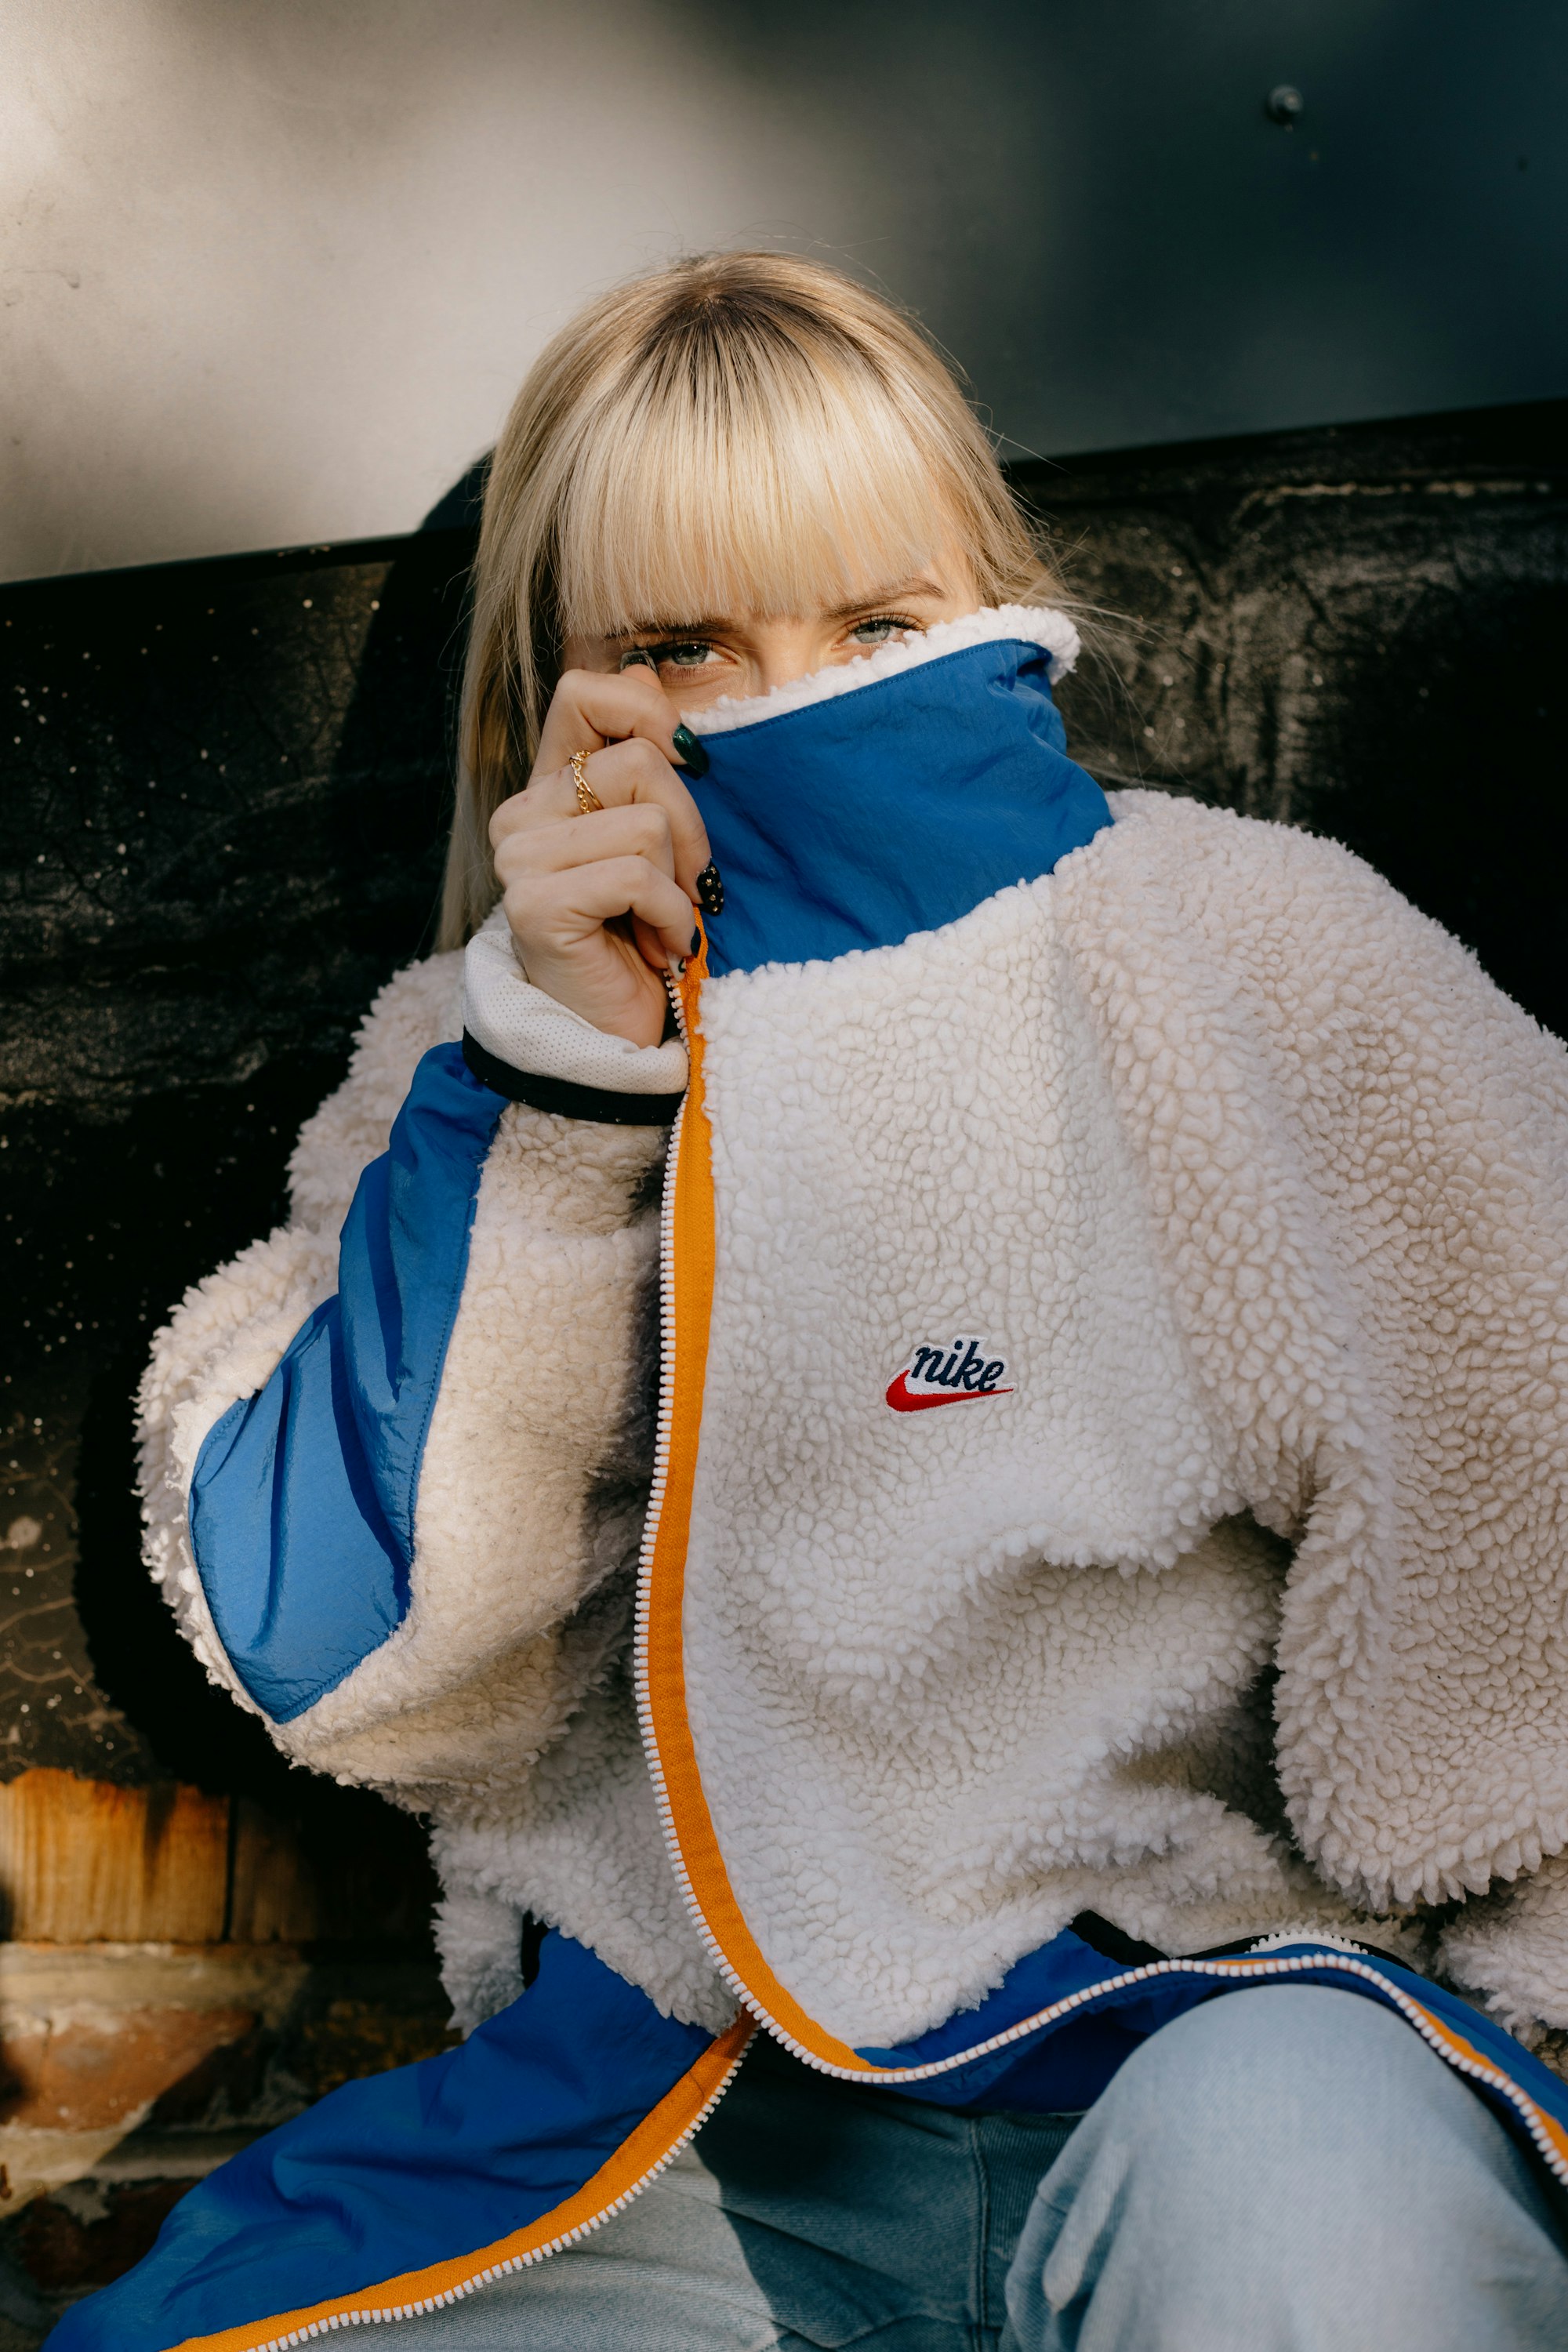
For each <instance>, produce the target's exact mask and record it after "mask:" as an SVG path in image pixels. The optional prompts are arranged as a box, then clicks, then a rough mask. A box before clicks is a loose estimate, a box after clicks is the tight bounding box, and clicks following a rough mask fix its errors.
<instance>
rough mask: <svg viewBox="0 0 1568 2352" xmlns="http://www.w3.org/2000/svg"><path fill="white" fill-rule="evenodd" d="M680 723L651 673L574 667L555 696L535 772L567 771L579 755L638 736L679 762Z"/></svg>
mask: <svg viewBox="0 0 1568 2352" xmlns="http://www.w3.org/2000/svg"><path fill="white" fill-rule="evenodd" d="M679 724H680V721H679V718H678V716H677V714H676V712H675V710H674V709H673V708H672V707H671V705H670V702H669V698H668V696H667V695H666V693H665V691H664V688H662V687H661V686H660V685H659V683H658V679H657V677H654V675H653V673H652V671H651V670H647V669H642V668H640V667H639V668H637V669H627V670H595V669H569V670H567V671H566V673H565V675H564V676H563V678H562V680H561V682H560V684H559V685H558V686H557V688H556V689H555V692H554V694H553V696H552V698H551V703H550V709H549V710H548V711H547V712H546V714H545V719H544V730H543V732H542V735H541V737H540V739H539V757H538V760H537V761H535V763H534V772H535V774H539V773H541V772H542V773H544V774H549V773H550V772H552V770H554V769H556V768H563V767H564V766H565V764H566V762H567V761H568V760H570V758H571V757H572V754H573V752H574V751H598V750H600V749H602V747H603V746H604V745H605V744H606V743H618V742H622V741H624V740H626V739H627V738H628V737H637V738H638V739H640V740H642V741H644V742H647V743H651V744H653V745H654V746H655V747H656V748H657V749H658V751H662V753H663V754H664V757H665V760H666V761H667V762H669V761H673V760H674V759H675V756H676V751H675V730H676V729H677V727H678V726H679Z"/></svg>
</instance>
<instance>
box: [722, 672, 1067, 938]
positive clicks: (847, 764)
mask: <svg viewBox="0 0 1568 2352" xmlns="http://www.w3.org/2000/svg"><path fill="white" fill-rule="evenodd" d="M1066 741H1067V737H1066V733H1065V731H1064V730H1063V727H1062V722H1061V716H1060V713H1059V712H1058V709H1057V707H1056V705H1055V703H1054V702H1053V701H1052V700H1051V690H1050V685H1049V678H1048V657H1047V655H1046V654H1045V653H1044V652H1043V651H1042V650H1041V648H1040V647H1039V646H1031V645H1026V644H1025V643H1023V642H1022V641H1020V640H1016V639H1007V640H1004V641H1002V642H999V643H997V644H994V645H985V646H968V647H966V648H965V650H964V651H963V652H962V653H956V654H943V655H942V656H939V657H938V659H937V660H935V661H932V662H926V663H923V664H922V665H921V667H919V668H916V669H912V670H904V671H901V672H899V673H896V674H895V675H894V676H892V677H886V678H881V679H879V680H877V681H876V682H875V683H874V684H872V685H870V686H862V687H856V688H851V689H850V691H848V692H847V693H845V694H840V695H836V696H834V697H832V698H830V699H829V700H828V701H826V702H817V703H813V704H811V705H809V706H808V707H807V708H806V709H803V710H791V711H784V712H783V713H781V715H780V716H779V717H778V718H776V719H762V720H760V721H759V722H758V724H757V725H755V726H753V727H742V728H738V729H737V730H735V732H734V733H733V734H725V735H710V736H708V737H705V738H704V745H703V748H704V749H705V750H706V751H707V753H708V757H709V761H710V768H709V772H708V774H707V775H706V776H703V777H697V778H693V777H688V778H687V779H686V782H687V785H688V789H689V791H690V793H691V794H692V796H693V798H694V799H695V801H696V803H697V805H698V807H699V808H700V810H701V812H702V821H703V823H704V824H706V826H707V828H708V837H709V840H710V843H711V844H712V847H713V856H714V857H715V859H716V860H717V862H718V866H719V870H720V872H721V874H722V876H723V877H724V894H725V895H724V911H723V913H722V914H721V915H719V916H714V917H710V918H709V919H708V923H707V929H708V939H709V966H710V970H711V971H714V972H715V973H721V972H726V971H752V970H753V969H754V968H755V966H757V965H758V964H762V963H772V962H777V963H802V962H805V961H807V960H809V959H811V958H814V957H830V956H840V955H844V954H846V953H847V951H848V950H850V949H852V948H879V947H891V946H893V945H895V944H896V943H897V942H898V941H899V940H905V939H908V938H909V937H910V933H911V932H914V931H930V930H935V929H937V928H938V926H939V925H941V924H942V923H951V922H954V921H956V920H957V919H958V918H959V916H961V915H967V914H968V913H969V912H970V911H971V909H972V908H975V907H978V906H979V905H980V904H981V902H982V901H983V900H984V899H986V898H991V897H993V896H994V893H995V892H996V891H998V890H1002V889H1005V888H1006V887H1008V886H1009V885H1010V884H1013V883H1016V882H1033V881H1037V879H1038V878H1039V877H1040V876H1041V875H1042V874H1049V873H1050V872H1051V871H1052V869H1053V867H1055V866H1056V865H1057V864H1058V861H1059V860H1060V859H1062V858H1063V857H1065V856H1067V855H1068V851H1069V850H1073V849H1080V848H1081V847H1082V846H1083V845H1084V843H1085V842H1086V841H1091V840H1092V839H1093V838H1094V836H1095V835H1096V834H1097V833H1099V832H1100V830H1101V829H1102V828H1103V827H1104V826H1106V825H1108V824H1110V810H1109V809H1108V808H1107V806H1106V804H1105V795H1104V793H1102V792H1101V791H1100V786H1099V785H1098V784H1097V783H1095V782H1093V780H1092V778H1090V777H1089V776H1088V775H1086V774H1085V772H1084V771H1083V770H1082V769H1081V768H1080V767H1078V766H1077V765H1075V763H1074V762H1073V761H1071V760H1069V759H1068V757H1067V753H1066V750H1065V745H1066Z"/></svg>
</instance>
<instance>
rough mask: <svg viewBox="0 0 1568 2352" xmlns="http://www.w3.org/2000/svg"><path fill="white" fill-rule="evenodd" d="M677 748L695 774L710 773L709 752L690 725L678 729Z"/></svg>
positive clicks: (676, 732) (676, 734)
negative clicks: (704, 748) (705, 749)
mask: <svg viewBox="0 0 1568 2352" xmlns="http://www.w3.org/2000/svg"><path fill="white" fill-rule="evenodd" d="M675 748H676V750H677V751H679V754H680V756H681V758H682V760H684V761H685V762H686V765H687V766H688V767H689V769H690V771H691V772H692V774H693V775H694V776H705V775H706V774H707V773H708V754H707V752H706V751H704V750H703V749H702V746H701V744H700V742H699V741H698V740H697V738H696V736H695V735H694V734H693V733H692V731H691V730H690V728H689V727H678V728H677V729H676V730H675Z"/></svg>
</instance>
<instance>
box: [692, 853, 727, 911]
mask: <svg viewBox="0 0 1568 2352" xmlns="http://www.w3.org/2000/svg"><path fill="white" fill-rule="evenodd" d="M697 903H698V905H699V906H700V908H701V909H702V911H703V913H704V914H705V915H721V914H722V913H723V911H724V884H723V880H722V877H721V875H720V872H719V868H718V867H717V866H715V865H714V864H713V862H712V860H711V859H710V860H709V862H708V864H707V865H706V866H704V867H703V868H702V871H701V873H700V875H699V876H698V877H697Z"/></svg>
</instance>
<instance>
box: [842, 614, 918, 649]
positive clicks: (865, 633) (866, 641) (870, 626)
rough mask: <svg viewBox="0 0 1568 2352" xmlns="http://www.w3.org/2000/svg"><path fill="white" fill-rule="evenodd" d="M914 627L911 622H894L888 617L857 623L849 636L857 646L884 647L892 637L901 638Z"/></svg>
mask: <svg viewBox="0 0 1568 2352" xmlns="http://www.w3.org/2000/svg"><path fill="white" fill-rule="evenodd" d="M914 625H915V624H914V623H913V622H912V621H899V620H894V619H893V618H892V617H891V616H890V615H889V617H888V618H887V619H885V620H878V621H857V622H856V624H855V626H854V627H853V628H852V629H851V630H850V632H849V635H850V638H851V640H852V642H853V643H854V644H856V645H858V646H885V645H888V644H889V643H890V642H891V640H892V639H893V638H894V637H901V636H903V635H905V634H906V633H907V632H908V631H909V630H910V629H912V628H913V627H914Z"/></svg>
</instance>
